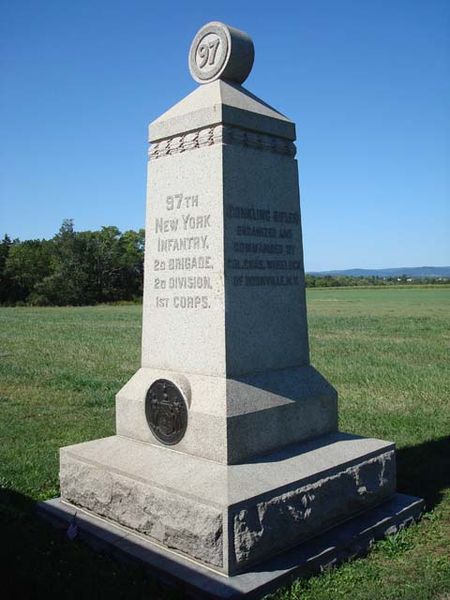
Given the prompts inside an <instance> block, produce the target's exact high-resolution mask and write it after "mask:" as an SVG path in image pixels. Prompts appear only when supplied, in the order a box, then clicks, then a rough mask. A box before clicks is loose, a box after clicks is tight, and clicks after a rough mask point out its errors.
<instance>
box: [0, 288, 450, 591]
mask: <svg viewBox="0 0 450 600" xmlns="http://www.w3.org/2000/svg"><path fill="white" fill-rule="evenodd" d="M308 308H309V327H310V338H311V353H312V361H313V363H314V365H315V366H316V367H317V368H318V369H319V370H320V371H321V372H322V373H323V374H324V375H325V376H326V377H327V378H328V379H329V380H330V381H331V382H332V383H333V384H334V385H335V387H336V388H337V389H338V391H339V393H340V427H341V429H342V430H345V431H349V432H354V433H358V434H361V435H366V436H373V437H379V438H383V439H388V440H389V439H390V440H394V441H395V442H396V443H397V446H398V487H399V490H400V491H402V492H405V493H409V494H414V495H418V496H422V497H424V498H425V499H426V502H427V506H428V513H427V515H426V516H425V518H424V519H423V520H422V521H421V523H419V524H418V525H415V526H413V527H411V528H410V529H408V530H407V531H405V532H402V533H400V534H398V535H396V536H394V537H392V538H389V539H388V540H386V541H383V542H380V543H378V544H376V545H375V548H374V549H373V551H372V552H371V553H370V554H369V556H367V557H366V558H364V559H361V560H357V561H354V562H352V563H349V564H346V565H344V566H342V567H340V568H339V569H335V570H333V571H330V572H329V573H326V574H325V575H322V576H320V577H314V578H311V579H309V580H307V581H300V582H298V583H296V584H294V585H293V586H292V587H290V588H287V589H285V590H282V591H280V592H279V593H278V594H276V595H275V596H274V597H275V598H276V599H277V600H288V599H300V598H301V599H302V600H313V599H314V600H319V599H320V600H325V599H327V600H328V599H336V598H352V600H357V599H361V600H362V599H367V600H369V599H370V600H372V599H392V600H394V599H395V600H397V599H398V600H400V599H401V600H424V599H432V598H433V599H439V600H444V599H446V600H448V599H449V598H450V559H449V556H450V442H449V437H448V436H449V433H450V364H449V356H450V352H449V350H450V289H449V288H409V289H395V288H389V289H382V288H381V289H380V288H375V289H351V288H345V289H333V290H330V289H317V290H310V291H309V292H308ZM140 319H141V308H140V307H139V306H136V305H130V306H98V307H82V308H1V309H0V415H1V418H0V553H1V556H0V565H1V567H0V568H1V569H2V570H3V573H2V588H1V589H2V592H1V594H2V597H3V598H18V599H19V598H20V599H21V600H22V599H27V598H41V597H43V598H44V597H45V598H53V597H56V596H58V597H59V598H63V599H65V598H127V599H128V598H136V599H137V598H152V599H158V598H180V597H179V596H177V595H176V594H173V593H169V592H166V591H164V590H163V589H161V588H160V587H159V586H158V584H157V583H155V582H154V581H153V580H152V578H151V576H150V575H148V574H147V573H145V572H144V571H143V570H141V569H140V568H138V567H135V566H131V565H128V564H127V565H123V564H119V563H116V562H114V561H113V560H111V559H109V558H107V557H104V556H102V555H99V554H96V553H95V552H93V551H92V550H90V549H89V548H87V547H85V546H84V545H83V544H80V543H78V542H73V543H71V542H69V541H68V540H67V539H66V538H65V537H64V535H63V534H62V533H61V532H58V531H56V530H54V529H52V528H51V527H49V526H47V525H46V524H45V523H42V522H40V521H37V520H36V519H35V517H34V516H33V502H34V501H35V500H41V499H47V498H51V497H53V496H56V495H58V448H59V447H60V446H64V445H67V444H73V443H77V442H81V441H84V440H89V439H94V438H98V437H102V436H107V435H111V434H113V433H114V394H115V393H116V392H117V391H118V390H119V388H120V387H121V386H122V384H124V383H125V382H126V381H127V379H128V378H129V377H130V376H131V375H132V374H133V373H134V371H135V370H136V369H137V368H138V365H139V343H140V326H141V325H140ZM8 586H9V589H10V591H9V592H7V595H6V596H5V595H3V594H4V593H5V590H7V589H8Z"/></svg>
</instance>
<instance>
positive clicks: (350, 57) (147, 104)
mask: <svg viewBox="0 0 450 600" xmlns="http://www.w3.org/2000/svg"><path fill="white" fill-rule="evenodd" d="M0 5H1V25H0V28H1V30H0V35H1V40H0V41H1V46H2V49H1V104H0V106H1V137H0V144H1V156H0V180H1V195H0V234H1V235H3V233H8V234H9V235H10V236H11V237H19V238H20V239H30V238H41V237H51V236H52V235H53V234H54V233H55V232H56V231H57V230H58V229H59V227H60V225H61V222H62V220H63V219H64V218H73V219H74V220H75V227H76V229H79V230H83V229H97V228H100V227H101V226H102V225H117V226H118V227H119V228H120V229H121V230H126V229H137V228H140V227H143V225H144V215H145V179H146V160H147V124H148V123H149V122H150V121H152V120H153V119H155V118H156V117H157V116H159V115H160V114H161V113H162V112H165V111H166V110H167V109H168V108H169V107H170V106H172V105H173V104H175V103H176V102H177V101H179V100H181V98H183V97H184V96H185V95H187V94H188V93H189V92H191V91H192V90H193V89H194V88H195V86H196V84H195V83H194V81H193V80H192V79H191V77H190V75H189V71H188V67H187V53H188V49H189V46H190V43H191V40H192V38H193V36H194V34H195V33H196V31H197V30H198V29H199V28H200V26H202V25H203V24H204V23H206V22H208V21H212V20H220V21H224V22H225V23H228V24H230V25H233V26H235V27H238V28H240V29H243V30H245V31H247V32H248V33H249V34H250V35H251V36H252V38H253V41H254V43H255V50H256V59H255V64H254V67H253V71H252V73H251V75H250V77H249V79H248V80H247V81H246V82H245V84H244V85H245V87H246V88H247V89H249V90H250V91H252V92H253V93H254V94H256V95H257V96H259V97H260V98H262V99H263V100H265V101H266V102H268V103H269V104H271V105H272V106H274V107H275V108H277V109H278V110H280V111H281V112H283V113H284V114H286V115H287V116H289V117H290V118H291V119H293V120H294V121H296V123H297V135H298V159H299V168H300V185H301V198H302V214H303V233H304V247H305V264H306V268H307V270H325V269H333V268H336V269H340V268H350V267H362V268H375V267H400V266H422V265H448V264H450V41H449V40H450V1H449V0H351V1H350V0H339V2H338V1H337V0H297V1H295V0H294V1H290V2H286V1H283V0H278V1H277V2H274V1H273V0H272V1H270V2H267V1H262V0H259V1H255V2H253V1H245V0H239V1H236V0H226V1H220V0H215V1H214V2H213V1H212V0H195V1H189V2H188V1H181V0H166V1H163V0H159V1H156V0H145V1H144V0H43V1H40V2H39V1H38V0H22V1H20V2H19V1H12V0H1V2H0Z"/></svg>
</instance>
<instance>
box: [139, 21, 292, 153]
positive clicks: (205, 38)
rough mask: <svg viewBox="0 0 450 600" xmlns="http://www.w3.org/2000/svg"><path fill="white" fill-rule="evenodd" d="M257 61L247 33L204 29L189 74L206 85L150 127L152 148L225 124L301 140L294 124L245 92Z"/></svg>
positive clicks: (220, 27)
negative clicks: (156, 144)
mask: <svg viewBox="0 0 450 600" xmlns="http://www.w3.org/2000/svg"><path fill="white" fill-rule="evenodd" d="M254 56H255V51H254V47H253V42H252V39H251V38H250V36H249V35H248V34H247V33H245V32H244V31H240V30H239V29H235V28H234V27H230V26H229V25H225V24H224V23H220V22H219V21H211V23H207V24H206V25H204V26H203V27H201V28H200V29H199V31H198V32H197V33H196V35H195V37H194V40H193V42H192V44H191V48H190V51H189V69H190V71H191V75H192V77H193V78H194V79H195V81H197V82H198V83H200V84H203V85H200V86H198V87H197V89H196V90H194V91H193V92H192V93H191V94H189V95H188V96H186V97H185V98H183V99H182V100H181V101H180V102H178V103H177V104H175V105H174V106H172V108H170V109H169V110H168V111H166V112H165V113H164V114H162V115H160V116H159V117H158V118H157V119H155V120H154V121H153V122H152V123H150V127H149V140H150V142H157V141H160V140H163V139H166V138H171V137H175V136H180V135H185V134H187V133H189V132H192V131H195V130H198V129H201V128H205V127H210V126H214V125H219V124H223V125H231V126H233V127H239V128H241V129H247V130H250V131H253V132H257V133H262V134H268V135H274V136H277V137H281V138H284V139H287V140H290V141H293V140H295V125H294V123H293V122H292V121H291V120H290V119H288V118H287V117H286V116H284V115H283V114H281V113H280V112H279V111H277V110H276V109H275V108H273V107H272V106H269V105H268V104H267V103H266V102H264V101H263V100H261V99H260V98H258V97H257V96H255V95H253V94H252V93H251V92H249V91H248V90H246V89H244V88H243V87H242V86H241V83H242V82H243V81H245V79H246V78H247V77H248V75H249V73H250V71H251V69H252V66H253V59H254Z"/></svg>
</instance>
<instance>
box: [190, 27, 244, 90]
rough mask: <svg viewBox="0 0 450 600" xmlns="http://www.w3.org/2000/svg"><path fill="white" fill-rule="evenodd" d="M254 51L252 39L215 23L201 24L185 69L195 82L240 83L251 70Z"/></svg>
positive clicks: (233, 29)
mask: <svg viewBox="0 0 450 600" xmlns="http://www.w3.org/2000/svg"><path fill="white" fill-rule="evenodd" d="M254 58H255V49H254V46H253V41H252V38H251V37H250V36H249V35H248V34H247V33H245V31H241V30H240V29H235V28H234V27H230V26H229V25H225V23H220V22H219V21H211V22H210V23H207V24H206V25H203V27H201V28H200V29H199V31H198V32H197V33H196V35H195V37H194V39H193V41H192V44H191V49H190V51H189V70H190V72H191V75H192V77H193V78H194V80H195V81H196V82H197V83H211V81H215V80H216V79H226V80H228V81H233V82H235V83H239V84H241V83H243V82H244V81H245V80H246V79H247V77H248V76H249V74H250V71H251V70H252V66H253V61H254Z"/></svg>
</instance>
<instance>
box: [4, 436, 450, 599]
mask: <svg viewBox="0 0 450 600" xmlns="http://www.w3.org/2000/svg"><path fill="white" fill-rule="evenodd" d="M397 464H398V491H400V492H402V493H405V494H410V495H413V496H419V497H422V498H424V499H425V502H426V505H427V509H428V510H431V509H433V508H434V507H435V506H436V505H437V504H438V503H439V502H440V500H441V499H442V496H443V490H444V489H445V488H446V487H449V486H450V438H441V439H438V440H430V441H427V442H424V443H423V444H419V445H417V446H411V447H407V448H401V449H400V450H398V451H397ZM35 506H36V505H35V502H34V501H33V500H32V499H30V498H28V497H26V496H24V495H22V494H19V493H17V492H15V491H12V490H8V489H0V577H1V581H2V598H5V600H16V599H17V600H31V599H33V600H36V599H39V598H56V597H58V598H64V599H67V598H68V599H70V598H77V599H79V598H114V599H116V598H124V599H127V600H129V599H130V600H132V599H138V598H139V599H141V598H144V597H145V598H151V599H152V600H181V598H182V596H181V595H180V594H177V593H175V592H172V591H168V590H166V589H164V588H163V587H162V586H161V585H160V584H159V583H158V582H157V581H156V580H155V579H152V578H151V577H150V576H149V574H148V571H146V570H145V569H144V568H143V567H139V566H137V565H134V564H130V563H121V562H119V561H116V560H114V559H111V558H109V557H107V556H105V555H103V554H99V553H97V552H95V551H93V550H92V549H90V548H89V547H88V546H87V545H85V544H83V543H78V542H70V541H69V540H68V539H67V537H66V535H65V532H64V531H63V530H60V529H56V528H54V527H52V526H51V525H50V524H48V523H46V522H45V521H41V520H40V519H38V518H37V516H36V514H35ZM5 592H6V595H5Z"/></svg>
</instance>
